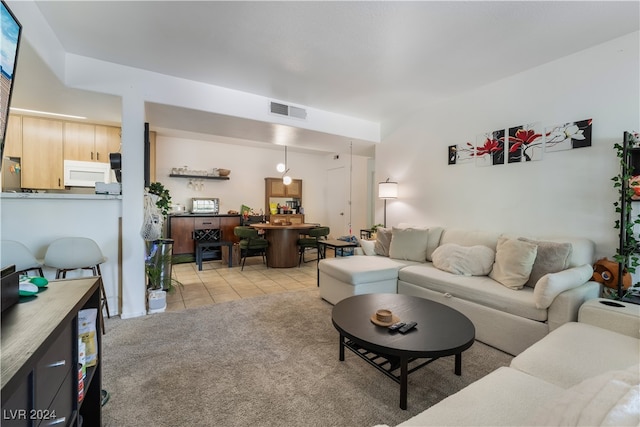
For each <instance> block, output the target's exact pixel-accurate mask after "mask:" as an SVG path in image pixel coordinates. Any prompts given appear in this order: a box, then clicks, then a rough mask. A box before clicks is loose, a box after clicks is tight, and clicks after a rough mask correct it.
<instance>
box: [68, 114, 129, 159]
mask: <svg viewBox="0 0 640 427" xmlns="http://www.w3.org/2000/svg"><path fill="white" fill-rule="evenodd" d="M119 151H120V128H117V127H113V126H102V125H94V124H90V123H76V122H64V158H65V160H81V161H85V162H100V163H109V153H116V152H119Z"/></svg>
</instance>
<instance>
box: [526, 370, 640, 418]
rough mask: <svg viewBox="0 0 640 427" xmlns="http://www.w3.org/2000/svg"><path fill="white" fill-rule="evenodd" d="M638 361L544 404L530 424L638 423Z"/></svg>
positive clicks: (639, 410) (639, 390) (583, 383)
mask: <svg viewBox="0 0 640 427" xmlns="http://www.w3.org/2000/svg"><path fill="white" fill-rule="evenodd" d="M639 376H640V373H639V372H638V365H637V364H635V366H631V367H630V368H629V369H625V370H616V371H609V372H606V373H604V374H600V375H596V376H594V377H592V378H588V379H586V380H584V381H582V382H581V383H580V384H577V385H575V386H573V387H571V388H569V389H567V390H565V391H564V392H563V393H562V394H561V395H560V396H558V398H557V399H556V400H555V401H554V402H553V403H552V404H547V405H544V406H543V407H542V408H541V409H540V410H539V412H538V413H537V414H536V415H535V416H534V417H533V418H532V422H531V425H541V426H542V425H544V426H638V425H640V380H639V379H638V377H639Z"/></svg>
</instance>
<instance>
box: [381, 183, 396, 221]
mask: <svg viewBox="0 0 640 427" xmlns="http://www.w3.org/2000/svg"><path fill="white" fill-rule="evenodd" d="M378 198H380V199H382V200H384V224H383V225H384V227H385V228H386V227H387V199H397V198H398V183H397V182H389V178H387V180H386V181H385V182H379V183H378Z"/></svg>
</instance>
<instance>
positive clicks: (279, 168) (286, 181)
mask: <svg viewBox="0 0 640 427" xmlns="http://www.w3.org/2000/svg"><path fill="white" fill-rule="evenodd" d="M276 170H277V171H278V172H280V173H282V183H283V184H284V185H289V184H291V181H292V179H291V177H290V176H289V175H287V172H289V168H288V167H287V146H286V145H285V146H284V164H283V163H278V165H277V166H276Z"/></svg>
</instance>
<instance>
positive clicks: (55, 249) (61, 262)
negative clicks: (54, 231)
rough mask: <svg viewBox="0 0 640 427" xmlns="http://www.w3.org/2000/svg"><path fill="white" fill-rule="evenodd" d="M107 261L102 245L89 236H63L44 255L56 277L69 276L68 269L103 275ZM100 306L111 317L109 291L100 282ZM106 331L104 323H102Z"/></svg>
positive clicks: (47, 264)
mask: <svg viewBox="0 0 640 427" xmlns="http://www.w3.org/2000/svg"><path fill="white" fill-rule="evenodd" d="M105 261H107V258H106V257H105V256H104V255H103V254H102V250H101V249H100V246H98V244H97V243H96V242H95V241H94V240H92V239H89V238H87V237H62V238H60V239H57V240H54V241H53V242H51V243H50V244H49V246H48V247H47V252H46V253H45V255H44V265H45V266H47V267H52V268H55V269H56V279H59V278H61V277H62V278H65V277H67V272H68V271H73V270H91V271H92V272H93V275H94V276H102V272H101V271H100V264H102V263H104V262H105ZM100 294H101V303H100V308H101V309H106V312H107V317H108V318H110V317H111V315H110V314H109V304H108V303H107V293H106V292H105V290H104V286H103V284H102V282H100ZM103 322H104V320H103ZM102 330H103V331H104V323H103V325H102Z"/></svg>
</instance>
